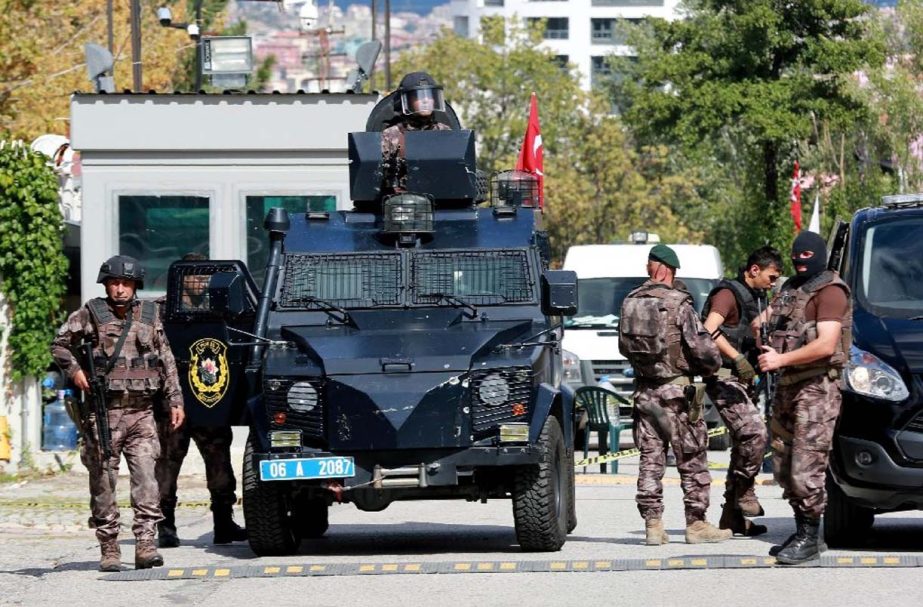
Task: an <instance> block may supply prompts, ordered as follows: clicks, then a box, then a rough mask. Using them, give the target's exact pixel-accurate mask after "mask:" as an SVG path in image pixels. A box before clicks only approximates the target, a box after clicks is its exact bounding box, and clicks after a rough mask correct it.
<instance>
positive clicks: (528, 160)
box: [516, 93, 545, 209]
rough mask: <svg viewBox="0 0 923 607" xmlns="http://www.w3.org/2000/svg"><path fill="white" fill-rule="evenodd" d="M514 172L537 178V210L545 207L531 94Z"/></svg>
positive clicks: (538, 127)
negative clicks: (526, 121)
mask: <svg viewBox="0 0 923 607" xmlns="http://www.w3.org/2000/svg"><path fill="white" fill-rule="evenodd" d="M516 170H517V171H525V172H527V173H532V174H533V175H535V176H536V177H537V178H538V208H539V209H543V208H544V207H545V170H544V165H543V162H542V126H541V124H539V121H538V99H537V98H536V97H535V93H532V100H531V102H530V103H529V124H528V126H526V137H525V139H523V141H522V148H521V149H520V150H519V160H517V161H516Z"/></svg>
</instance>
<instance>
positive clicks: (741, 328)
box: [702, 279, 759, 368]
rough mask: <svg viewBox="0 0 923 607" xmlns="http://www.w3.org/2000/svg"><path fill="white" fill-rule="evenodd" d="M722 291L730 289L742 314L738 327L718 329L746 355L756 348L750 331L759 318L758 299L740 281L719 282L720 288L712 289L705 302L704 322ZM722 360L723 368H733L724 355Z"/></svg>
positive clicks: (736, 348) (724, 326)
mask: <svg viewBox="0 0 923 607" xmlns="http://www.w3.org/2000/svg"><path fill="white" fill-rule="evenodd" d="M722 289H729V290H730V291H731V293H733V294H734V300H735V301H736V302H737V310H738V311H739V312H740V322H739V323H737V326H736V327H731V326H728V325H726V324H722V325H721V326H720V327H718V328H719V329H721V333H722V334H724V336H725V338H727V340H728V342H730V344H731V345H732V346H734V349H735V350H737V351H738V352H740V353H741V354H744V355H746V354H747V353H748V352H750V351H751V350H753V349H754V348H755V347H756V341H755V340H754V339H753V332H752V331H751V329H750V322H751V321H752V320H753V319H754V318H756V317H757V316H759V307H758V306H757V303H756V299H755V298H754V297H753V291H751V290H750V289H749V288H748V287H747V286H746V285H745V284H743V283H742V282H740V281H739V280H727V279H724V280H722V281H721V282H719V283H718V286H716V287H715V288H714V289H712V290H711V292H710V293H709V294H708V299H706V300H705V307H704V308H703V309H702V322H705V319H706V318H708V313H709V312H711V302H712V297H714V295H715V293H717V292H718V291H720V290H722ZM721 359H722V363H723V366H725V367H728V368H733V366H734V364H733V362H734V361H732V360H730V359H729V358H727V357H726V356H724V355H722V356H721Z"/></svg>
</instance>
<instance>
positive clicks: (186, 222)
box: [119, 195, 209, 294]
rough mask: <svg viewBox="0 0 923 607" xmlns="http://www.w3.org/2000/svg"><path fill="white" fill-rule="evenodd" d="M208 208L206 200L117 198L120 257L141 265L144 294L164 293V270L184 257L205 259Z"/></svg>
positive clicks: (130, 196)
mask: <svg viewBox="0 0 923 607" xmlns="http://www.w3.org/2000/svg"><path fill="white" fill-rule="evenodd" d="M208 205H209V199H208V198H207V197H205V196H136V195H129V196H119V254H121V255H130V256H132V257H134V258H136V259H137V260H138V261H140V262H141V263H142V265H143V266H144V268H145V270H146V272H147V273H146V275H145V278H144V290H145V291H147V292H158V291H159V292H161V293H162V292H165V291H166V289H167V270H168V269H169V268H170V264H171V263H173V262H174V261H177V260H178V259H180V258H182V257H183V255H186V254H187V253H191V252H195V253H201V254H202V255H205V256H206V257H208V254H209V249H208V242H209V234H208V226H209V216H208ZM149 294H150V293H149Z"/></svg>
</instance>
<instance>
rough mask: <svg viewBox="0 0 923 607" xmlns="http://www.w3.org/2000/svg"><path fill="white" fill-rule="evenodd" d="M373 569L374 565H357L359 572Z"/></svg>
mask: <svg viewBox="0 0 923 607" xmlns="http://www.w3.org/2000/svg"><path fill="white" fill-rule="evenodd" d="M367 571H375V565H359V573H364V572H367Z"/></svg>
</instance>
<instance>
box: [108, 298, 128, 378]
mask: <svg viewBox="0 0 923 607" xmlns="http://www.w3.org/2000/svg"><path fill="white" fill-rule="evenodd" d="M133 316H134V315H133V314H132V308H131V306H129V307H128V315H127V316H126V318H125V321H126V322H125V326H124V327H122V334H121V335H119V340H118V341H117V342H115V350H113V351H112V356H110V357H109V359H108V360H107V361H106V368H105V369H104V370H103V375H109V372H110V371H112V367H114V366H115V361H117V360H118V358H119V354H121V353H122V346H124V345H125V339H126V338H127V337H128V333H129V332H130V331H131V323H132V321H133Z"/></svg>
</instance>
